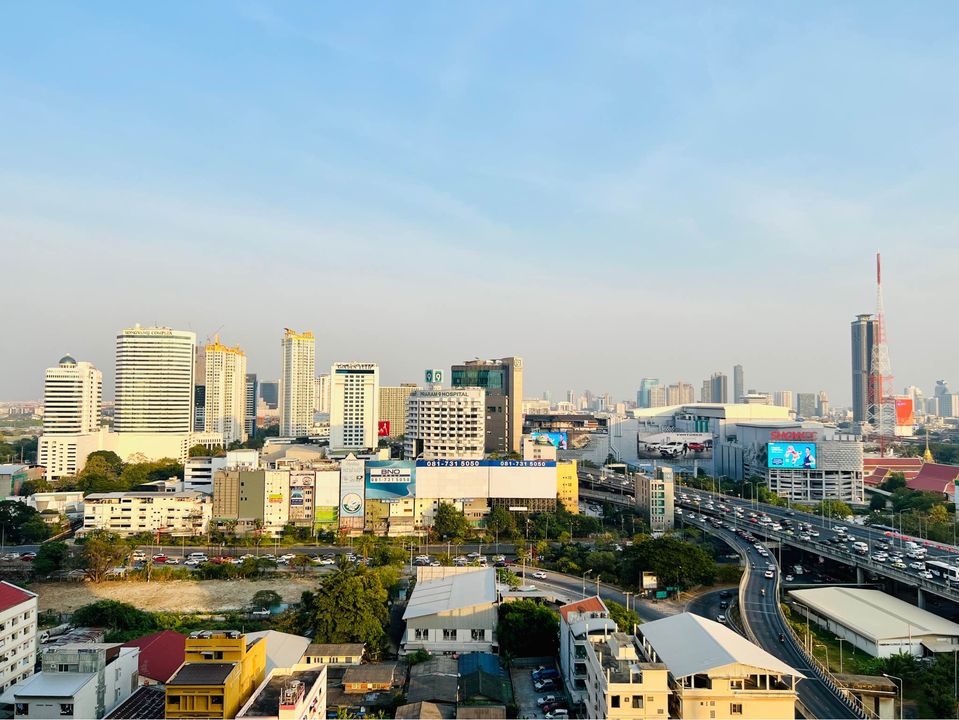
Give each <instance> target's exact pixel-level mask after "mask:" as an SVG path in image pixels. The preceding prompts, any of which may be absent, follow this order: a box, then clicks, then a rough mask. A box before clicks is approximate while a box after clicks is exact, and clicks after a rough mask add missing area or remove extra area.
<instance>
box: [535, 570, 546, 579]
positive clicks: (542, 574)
mask: <svg viewBox="0 0 959 720" xmlns="http://www.w3.org/2000/svg"><path fill="white" fill-rule="evenodd" d="M533 577H534V578H536V579H537V580H545V579H546V573H545V572H543V571H542V570H537V571H536V572H534V573H533Z"/></svg>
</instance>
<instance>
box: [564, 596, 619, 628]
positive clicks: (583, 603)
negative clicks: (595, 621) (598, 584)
mask: <svg viewBox="0 0 959 720" xmlns="http://www.w3.org/2000/svg"><path fill="white" fill-rule="evenodd" d="M606 610H607V608H606V606H605V605H604V604H603V601H602V600H600V599H599V598H598V597H589V598H586V599H585V600H577V601H576V602H573V603H569V604H568V605H563V606H562V607H561V608H560V609H559V614H560V615H562V616H563V619H564V620H566V621H567V622H569V613H571V612H576V613H584V612H606Z"/></svg>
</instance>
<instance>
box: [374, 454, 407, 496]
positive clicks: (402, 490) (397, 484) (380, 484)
mask: <svg viewBox="0 0 959 720" xmlns="http://www.w3.org/2000/svg"><path fill="white" fill-rule="evenodd" d="M415 491H416V463H414V462H413V461H412V460H370V461H369V462H367V463H366V499H367V500H382V501H384V502H399V501H400V500H403V499H406V498H410V499H412V498H413V497H414V496H415Z"/></svg>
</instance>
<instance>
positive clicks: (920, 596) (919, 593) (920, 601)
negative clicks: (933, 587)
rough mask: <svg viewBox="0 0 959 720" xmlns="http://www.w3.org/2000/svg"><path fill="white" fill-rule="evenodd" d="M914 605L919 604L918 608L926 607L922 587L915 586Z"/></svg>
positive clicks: (923, 608)
mask: <svg viewBox="0 0 959 720" xmlns="http://www.w3.org/2000/svg"><path fill="white" fill-rule="evenodd" d="M916 593H917V597H916V605H918V606H919V609H920V610H925V609H926V593H924V592H923V591H922V588H916Z"/></svg>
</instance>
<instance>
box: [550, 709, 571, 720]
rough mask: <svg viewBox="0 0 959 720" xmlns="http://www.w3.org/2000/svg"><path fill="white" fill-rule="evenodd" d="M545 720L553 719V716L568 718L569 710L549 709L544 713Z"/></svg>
mask: <svg viewBox="0 0 959 720" xmlns="http://www.w3.org/2000/svg"><path fill="white" fill-rule="evenodd" d="M545 717H546V720H554V718H568V717H569V710H567V709H566V708H556V709H555V710H550V711H549V712H548V713H546V715H545Z"/></svg>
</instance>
